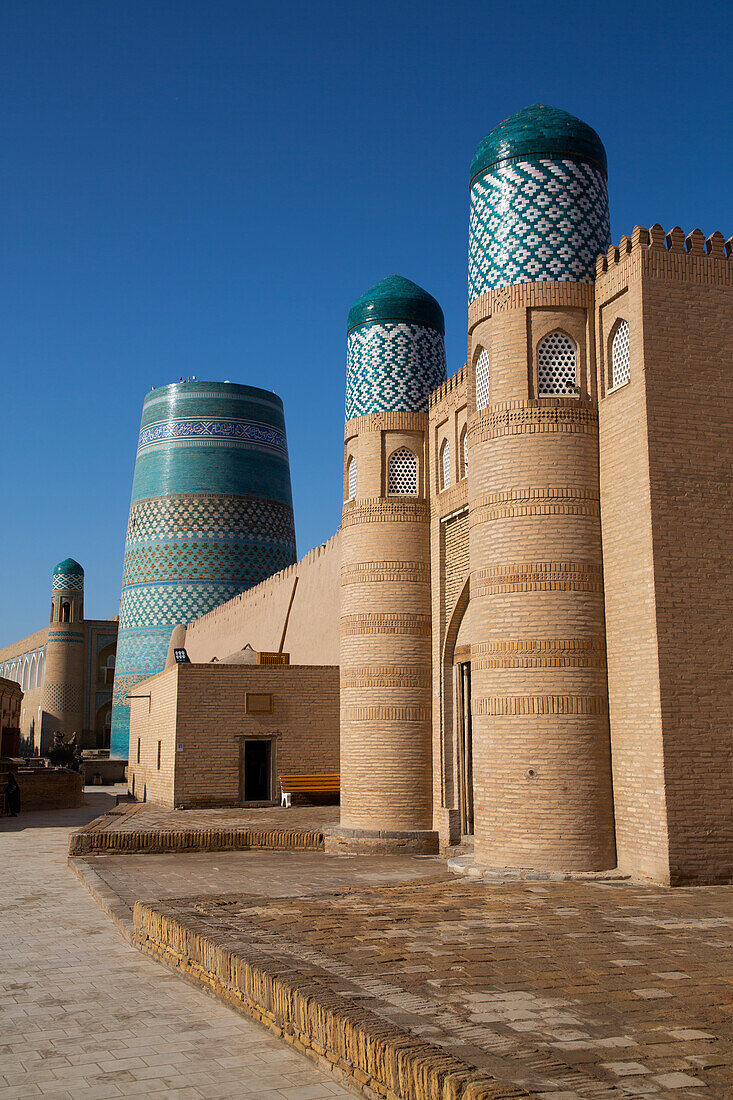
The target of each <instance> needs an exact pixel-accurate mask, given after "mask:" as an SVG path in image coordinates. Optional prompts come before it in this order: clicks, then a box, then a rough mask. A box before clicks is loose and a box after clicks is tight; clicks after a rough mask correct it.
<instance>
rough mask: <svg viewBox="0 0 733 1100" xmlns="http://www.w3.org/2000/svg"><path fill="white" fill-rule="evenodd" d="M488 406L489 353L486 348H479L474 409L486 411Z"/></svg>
mask: <svg viewBox="0 0 733 1100" xmlns="http://www.w3.org/2000/svg"><path fill="white" fill-rule="evenodd" d="M488 406H489V353H488V351H487V350H486V348H481V351H480V353H479V357H478V359H477V360H476V408H477V409H486V408H488Z"/></svg>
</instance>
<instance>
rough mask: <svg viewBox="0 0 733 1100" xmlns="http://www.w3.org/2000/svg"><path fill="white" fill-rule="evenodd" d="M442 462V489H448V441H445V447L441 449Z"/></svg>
mask: <svg viewBox="0 0 733 1100" xmlns="http://www.w3.org/2000/svg"><path fill="white" fill-rule="evenodd" d="M440 461H441V486H440V487H441V489H448V488H449V487H450V443H449V442H448V440H447V439H446V440H444V442H443V446H442V447H441V449H440Z"/></svg>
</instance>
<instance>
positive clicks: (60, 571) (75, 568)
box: [53, 558, 84, 577]
mask: <svg viewBox="0 0 733 1100" xmlns="http://www.w3.org/2000/svg"><path fill="white" fill-rule="evenodd" d="M53 575H54V577H83V576H84V570H83V569H82V567H81V566H80V565H79V562H78V561H74V559H73V558H64V560H63V561H60V562H59V563H58V565H57V566H56V568H55V569H54V571H53Z"/></svg>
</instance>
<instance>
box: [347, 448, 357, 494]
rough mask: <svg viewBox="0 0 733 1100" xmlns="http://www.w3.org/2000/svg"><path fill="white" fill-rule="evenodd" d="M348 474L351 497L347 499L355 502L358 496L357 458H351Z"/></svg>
mask: <svg viewBox="0 0 733 1100" xmlns="http://www.w3.org/2000/svg"><path fill="white" fill-rule="evenodd" d="M347 472H348V478H349V495H348V497H347V498H346V499H347V500H353V499H354V497H355V496H356V459H355V458H350V459H349V465H348V467H347Z"/></svg>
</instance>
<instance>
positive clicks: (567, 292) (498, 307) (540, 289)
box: [468, 280, 593, 335]
mask: <svg viewBox="0 0 733 1100" xmlns="http://www.w3.org/2000/svg"><path fill="white" fill-rule="evenodd" d="M538 308H545V309H592V308H593V284H592V283H571V282H564V281H558V282H550V281H549V280H548V281H543V282H536V283H515V284H514V285H513V286H502V287H498V288H497V289H496V290H490V291H488V293H486V294H482V295H481V296H480V297H479V298H476V299H475V300H474V301H473V302H471V304H470V306H469V307H468V332H469V335H470V334H471V333H472V332H473V330H474V328H475V327H476V325H478V324H480V323H481V321H486V320H487V319H488V318H489V317H493V316H494V315H495V314H496V313H507V312H509V311H511V310H519V309H538Z"/></svg>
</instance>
